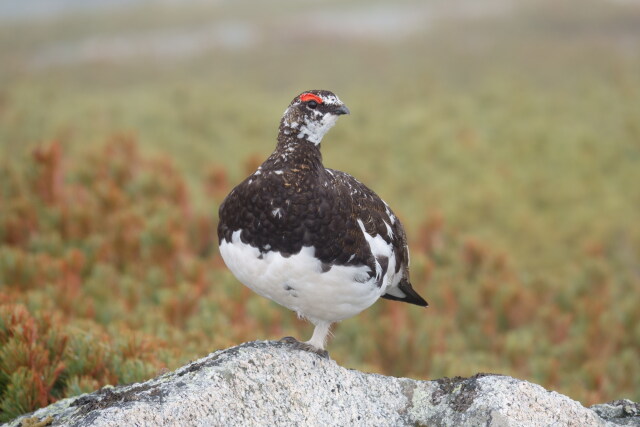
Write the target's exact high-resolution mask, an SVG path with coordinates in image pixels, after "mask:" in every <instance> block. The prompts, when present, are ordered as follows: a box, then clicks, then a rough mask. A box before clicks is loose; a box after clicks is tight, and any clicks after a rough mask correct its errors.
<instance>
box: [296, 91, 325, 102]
mask: <svg viewBox="0 0 640 427" xmlns="http://www.w3.org/2000/svg"><path fill="white" fill-rule="evenodd" d="M300 101H302V102H307V101H316V102H317V103H318V104H322V98H320V97H319V96H318V95H314V94H312V93H303V94H302V95H300Z"/></svg>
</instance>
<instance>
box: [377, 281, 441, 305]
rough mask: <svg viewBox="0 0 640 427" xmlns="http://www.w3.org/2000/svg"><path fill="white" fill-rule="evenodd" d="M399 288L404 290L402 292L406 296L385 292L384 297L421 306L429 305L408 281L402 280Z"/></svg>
mask: <svg viewBox="0 0 640 427" xmlns="http://www.w3.org/2000/svg"><path fill="white" fill-rule="evenodd" d="M398 289H400V290H401V291H402V293H404V294H405V297H404V298H400V297H397V296H395V295H390V294H384V295H382V298H385V299H390V300H393V301H402V302H408V303H409V304H415V305H419V306H420V307H428V306H429V303H428V302H426V301H425V300H424V298H422V297H421V296H420V295H418V293H417V292H416V291H415V290H414V289H413V287H412V286H411V283H409V282H408V281H406V280H402V281H401V282H400V283H399V284H398Z"/></svg>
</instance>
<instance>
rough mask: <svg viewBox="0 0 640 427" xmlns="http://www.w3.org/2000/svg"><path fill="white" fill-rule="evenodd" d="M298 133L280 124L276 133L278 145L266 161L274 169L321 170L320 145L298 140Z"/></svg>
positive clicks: (301, 139) (303, 139)
mask: <svg viewBox="0 0 640 427" xmlns="http://www.w3.org/2000/svg"><path fill="white" fill-rule="evenodd" d="M298 135H299V132H296V131H295V129H293V128H291V127H288V126H285V124H284V123H281V124H280V130H279V132H278V144H277V145H276V149H275V151H274V152H273V154H271V156H270V157H269V159H268V160H267V161H268V162H270V163H273V164H274V166H275V167H280V166H282V167H289V168H296V167H297V168H300V167H301V168H302V169H308V170H315V169H318V168H323V167H324V166H322V154H321V153H320V143H317V144H316V143H314V142H311V141H309V140H308V139H307V138H305V137H302V138H298Z"/></svg>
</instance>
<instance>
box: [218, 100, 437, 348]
mask: <svg viewBox="0 0 640 427" xmlns="http://www.w3.org/2000/svg"><path fill="white" fill-rule="evenodd" d="M346 114H350V111H349V109H348V108H347V106H346V105H345V104H344V103H343V102H342V101H341V100H340V99H339V98H338V97H337V96H336V95H335V94H334V93H333V92H331V91H328V90H308V91H305V92H303V93H301V94H300V95H298V96H296V97H295V98H294V99H293V101H291V103H290V104H289V106H288V107H287V109H286V110H285V112H284V114H283V116H282V119H281V121H280V126H279V129H278V138H277V144H276V148H275V150H274V151H273V153H272V154H271V155H270V156H269V157H268V158H267V159H266V160H265V161H264V163H262V164H261V165H260V166H259V167H258V168H257V170H256V171H255V172H254V173H252V174H251V175H249V176H248V177H247V178H246V179H245V180H244V181H242V182H241V183H240V184H239V185H238V186H236V187H235V188H234V189H233V190H231V192H230V193H229V194H228V195H227V197H226V198H225V199H224V200H223V202H222V203H221V205H220V206H219V212H218V214H219V222H218V229H217V231H218V243H219V251H220V254H221V256H222V258H223V260H224V263H225V264H226V266H227V267H228V268H229V270H231V272H232V273H233V275H234V276H235V277H236V278H237V279H238V280H239V281H240V282H241V283H243V284H244V285H245V286H247V287H249V288H250V289H251V290H253V291H254V292H256V293H257V294H259V295H261V296H263V297H266V298H269V299H271V300H273V301H275V302H276V303H278V304H280V305H282V306H284V307H286V308H288V309H290V310H292V311H294V312H296V313H297V314H298V316H299V317H301V318H304V319H306V320H308V321H309V322H311V323H312V324H313V325H314V326H315V328H314V330H313V335H312V337H311V339H310V340H308V341H305V342H300V341H298V340H297V339H295V338H292V337H284V338H283V339H282V340H281V341H284V342H287V343H290V344H293V345H294V346H295V347H296V348H299V349H302V350H306V351H310V352H313V353H316V354H318V355H321V356H324V357H328V352H327V350H326V349H325V345H326V341H327V338H328V336H329V335H330V334H331V332H330V329H331V325H332V324H333V323H335V322H339V321H342V320H344V319H347V318H349V317H352V316H355V315H357V314H358V313H360V312H362V311H363V310H365V309H366V308H368V307H370V306H371V305H373V303H374V302H376V301H377V300H378V299H379V298H386V299H389V300H395V301H402V302H407V303H410V304H415V305H418V306H421V307H427V306H428V303H427V302H426V301H425V300H424V299H423V298H422V297H421V296H420V295H419V294H418V293H417V292H416V291H415V290H414V289H413V287H412V285H411V282H410V280H409V249H408V246H407V238H406V234H405V230H404V228H403V226H402V224H401V223H400V220H399V219H398V217H396V215H395V214H394V213H393V211H392V210H391V208H390V207H389V205H388V204H387V203H386V202H385V201H383V200H382V199H381V198H380V197H378V195H377V194H376V193H374V192H373V190H371V189H369V188H368V187H366V186H365V185H364V184H362V183H361V182H360V181H358V180H357V179H356V178H354V177H353V176H351V175H349V174H348V173H345V172H341V171H338V170H334V169H329V168H325V167H324V165H323V162H322V154H321V152H320V145H321V141H322V139H323V137H324V135H325V134H326V133H327V131H329V129H331V127H333V125H334V124H335V123H336V121H337V119H338V118H339V117H340V116H342V115H346Z"/></svg>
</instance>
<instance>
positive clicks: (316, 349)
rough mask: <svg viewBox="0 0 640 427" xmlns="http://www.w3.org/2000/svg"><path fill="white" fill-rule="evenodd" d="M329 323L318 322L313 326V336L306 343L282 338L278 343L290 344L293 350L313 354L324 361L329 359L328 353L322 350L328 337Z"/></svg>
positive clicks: (291, 338)
mask: <svg viewBox="0 0 640 427" xmlns="http://www.w3.org/2000/svg"><path fill="white" fill-rule="evenodd" d="M330 327H331V323H328V322H320V323H317V324H316V325H315V329H314V330H313V336H312V337H311V339H310V340H309V341H307V342H300V341H298V340H297V339H295V338H293V337H284V338H282V339H281V340H280V341H281V342H286V343H287V344H291V345H292V346H293V347H294V348H297V349H300V350H305V351H309V352H311V353H315V354H317V355H319V356H321V357H324V358H325V359H328V358H329V352H328V351H327V350H325V349H324V343H325V341H326V340H327V336H328V335H329V328H330Z"/></svg>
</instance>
